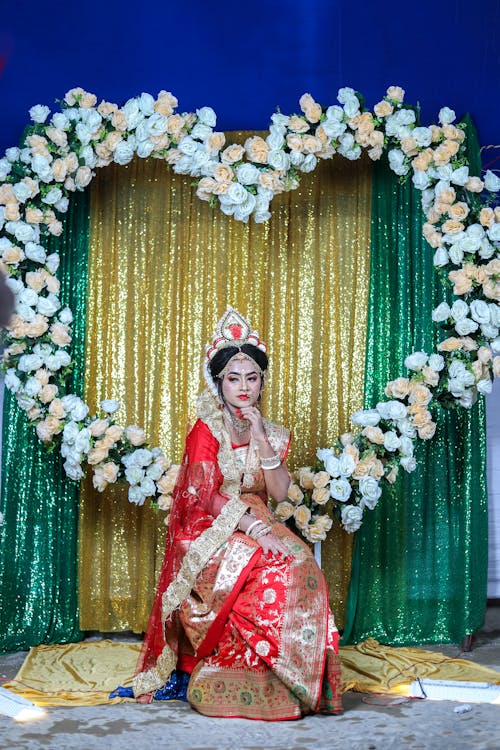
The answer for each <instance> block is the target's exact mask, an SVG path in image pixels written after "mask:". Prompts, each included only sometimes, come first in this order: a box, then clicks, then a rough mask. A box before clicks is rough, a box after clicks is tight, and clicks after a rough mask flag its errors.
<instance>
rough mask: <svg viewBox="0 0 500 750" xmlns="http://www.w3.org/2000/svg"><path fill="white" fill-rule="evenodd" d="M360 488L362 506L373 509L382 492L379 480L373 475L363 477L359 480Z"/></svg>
mask: <svg viewBox="0 0 500 750" xmlns="http://www.w3.org/2000/svg"><path fill="white" fill-rule="evenodd" d="M359 490H360V492H361V502H360V504H359V506H360V508H369V509H370V510H373V509H374V507H375V506H376V504H377V502H378V499H379V497H380V495H381V494H382V490H381V489H380V487H379V483H378V482H377V480H376V479H374V478H373V477H363V478H362V479H360V480H359Z"/></svg>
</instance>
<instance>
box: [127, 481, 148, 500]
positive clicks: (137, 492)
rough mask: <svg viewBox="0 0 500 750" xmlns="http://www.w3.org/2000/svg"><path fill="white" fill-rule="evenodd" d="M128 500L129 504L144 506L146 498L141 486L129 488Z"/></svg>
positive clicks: (136, 485) (135, 485)
mask: <svg viewBox="0 0 500 750" xmlns="http://www.w3.org/2000/svg"><path fill="white" fill-rule="evenodd" d="M128 499H129V502H131V503H134V504H135V505H144V501H145V499H146V496H145V495H144V494H143V492H142V490H141V488H140V485H138V484H134V485H132V487H129V490H128Z"/></svg>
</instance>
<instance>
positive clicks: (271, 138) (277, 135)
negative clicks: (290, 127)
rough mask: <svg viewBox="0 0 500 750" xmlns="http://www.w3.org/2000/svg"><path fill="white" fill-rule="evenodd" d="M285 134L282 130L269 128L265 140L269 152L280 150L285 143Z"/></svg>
mask: <svg viewBox="0 0 500 750" xmlns="http://www.w3.org/2000/svg"><path fill="white" fill-rule="evenodd" d="M285 133H286V130H285V129H284V128H276V127H271V128H269V135H268V136H267V138H266V143H267V145H268V146H269V148H270V150H271V151H278V150H281V147H282V146H283V144H284V142H285V136H284V134H285Z"/></svg>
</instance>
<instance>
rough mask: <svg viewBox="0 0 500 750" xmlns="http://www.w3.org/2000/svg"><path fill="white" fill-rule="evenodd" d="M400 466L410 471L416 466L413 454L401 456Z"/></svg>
mask: <svg viewBox="0 0 500 750" xmlns="http://www.w3.org/2000/svg"><path fill="white" fill-rule="evenodd" d="M400 464H401V466H402V467H403V469H404V470H405V471H407V472H408V473H411V472H412V471H415V469H416V468H417V462H416V460H415V458H414V457H413V456H403V457H402V458H401V461H400Z"/></svg>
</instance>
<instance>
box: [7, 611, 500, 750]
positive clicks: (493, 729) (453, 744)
mask: <svg viewBox="0 0 500 750" xmlns="http://www.w3.org/2000/svg"><path fill="white" fill-rule="evenodd" d="M426 648H429V647H427V646H426ZM431 648H432V649H433V650H436V651H441V652H443V653H445V654H447V655H448V656H457V655H458V650H459V649H458V647H457V645H450V644H448V645H443V646H433V647H431ZM462 656H463V657H464V658H467V659H470V660H471V661H474V662H477V663H479V664H483V665H485V666H489V667H493V668H494V669H497V670H498V671H500V607H498V606H496V607H490V608H489V609H488V612H487V617H486V622H485V625H484V628H483V629H482V630H481V631H480V632H478V633H477V634H475V637H474V643H473V648H472V651H471V652H469V653H467V654H463V655H462ZM24 657H25V654H24V653H20V654H9V655H4V656H1V655H0V678H1V681H0V685H1V684H2V682H3V681H4V680H5V678H12V677H14V676H15V674H16V672H17V670H18V669H19V667H20V666H21V664H22V662H23V660H24ZM371 699H372V698H371V697H370V696H368V695H362V694H360V693H353V692H349V693H347V694H346V695H345V696H344V713H343V714H342V715H341V716H336V717H331V716H309V717H306V718H305V719H302V720H301V721H294V722H279V723H267V722H254V721H247V720H244V719H208V718H206V717H203V716H200V715H199V714H197V713H196V712H195V711H193V710H192V709H191V708H190V707H189V705H187V704H184V703H178V702H172V703H156V704H150V705H140V704H134V703H122V704H116V705H104V706H95V707H84V708H48V709H47V710H46V714H45V716H44V717H42V718H40V719H37V720H36V721H33V722H31V723H26V724H21V723H16V722H15V721H14V720H12V719H9V718H7V717H5V716H0V747H1V748H2V750H17V749H18V748H19V749H21V748H22V750H36V749H38V748H49V749H53V750H58V749H60V750H73V749H74V750H94V749H95V748H99V750H108V749H109V750H118V749H120V750H129V749H132V748H133V749H134V750H143V749H146V750H156V748H175V750H202V749H203V750H212V749H213V750H226V748H227V749H228V750H229V748H231V750H232V748H241V749H242V750H254V749H255V750H263V749H264V748H275V749H276V750H311V749H312V748H315V749H316V748H319V749H320V750H326V748H328V749H329V750H333V748H335V749H336V750H344V749H345V750H395V749H396V748H398V750H399V748H404V749H405V750H406V748H408V750H448V749H449V750H465V749H466V748H467V750H471V749H472V748H473V749H474V750H500V706H497V705H490V704H475V705H472V710H471V711H469V712H468V713H462V714H458V713H455V712H454V708H456V707H457V706H460V705H462V704H459V703H453V702H449V701H418V700H409V701H407V702H405V703H400V704H395V705H391V706H376V705H372V704H370V703H368V702H367V701H369V700H371Z"/></svg>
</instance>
